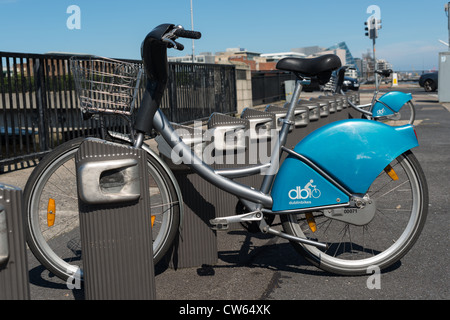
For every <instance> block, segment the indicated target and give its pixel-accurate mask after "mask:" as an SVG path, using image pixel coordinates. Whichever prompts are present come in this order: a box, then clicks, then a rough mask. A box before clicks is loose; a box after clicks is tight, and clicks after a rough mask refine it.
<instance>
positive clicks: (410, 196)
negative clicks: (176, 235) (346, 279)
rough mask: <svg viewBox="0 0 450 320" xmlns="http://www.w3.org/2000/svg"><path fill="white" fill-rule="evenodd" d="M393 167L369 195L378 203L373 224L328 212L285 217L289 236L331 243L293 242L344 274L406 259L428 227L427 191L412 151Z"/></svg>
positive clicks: (329, 268)
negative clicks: (318, 245)
mask: <svg viewBox="0 0 450 320" xmlns="http://www.w3.org/2000/svg"><path fill="white" fill-rule="evenodd" d="M390 167H391V168H392V171H389V172H391V173H390V174H388V170H386V171H383V172H381V173H380V175H379V176H378V177H377V179H376V180H375V181H374V182H373V184H372V185H371V187H370V188H369V190H368V192H367V195H368V197H369V198H370V199H371V200H372V201H373V203H375V206H374V208H373V209H374V213H373V217H372V216H370V218H371V219H368V220H370V221H369V222H364V223H363V224H362V225H355V224H353V223H348V222H346V221H343V219H342V218H340V219H341V220H338V219H337V218H332V217H330V216H331V215H330V214H329V213H328V212H325V211H317V212H314V213H313V218H312V217H311V214H308V215H305V214H292V215H288V216H281V217H282V221H283V227H284V229H285V232H287V233H289V234H292V235H294V236H296V237H300V238H305V237H306V238H308V239H311V240H316V241H319V242H323V243H327V244H328V248H327V249H326V250H322V249H318V248H316V247H313V246H309V245H303V244H299V243H296V242H292V244H293V246H294V247H295V249H296V250H298V251H299V252H300V253H301V254H302V255H304V256H305V257H306V258H307V259H308V260H309V261H310V262H311V263H313V264H314V265H316V266H317V267H319V268H321V269H323V270H325V271H329V272H333V273H336V274H344V275H361V274H367V272H368V269H369V268H370V267H372V266H377V267H379V268H380V269H383V268H386V267H388V266H390V265H392V264H393V263H395V262H396V261H398V260H399V259H400V258H401V257H403V256H404V255H405V254H406V253H407V252H408V251H409V250H410V249H411V247H412V246H413V244H414V243H415V242H416V240H417V238H418V237H419V235H420V232H421V230H422V228H423V226H424V224H425V220H426V216H427V209H428V189H427V183H426V180H425V176H424V173H423V171H422V169H421V167H420V165H419V163H418V161H417V159H416V158H415V157H414V155H413V154H412V153H411V152H409V151H408V152H406V153H404V154H403V155H401V156H399V157H398V158H397V159H395V160H394V161H393V162H392V163H391V164H390ZM387 168H388V167H387ZM347 212H351V211H347ZM311 221H313V222H314V224H315V227H316V231H315V232H313V231H312V229H314V228H311V227H310V222H311Z"/></svg>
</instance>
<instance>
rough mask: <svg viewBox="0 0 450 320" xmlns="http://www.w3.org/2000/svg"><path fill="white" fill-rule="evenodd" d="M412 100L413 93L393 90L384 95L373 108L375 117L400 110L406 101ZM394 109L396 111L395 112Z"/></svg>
mask: <svg viewBox="0 0 450 320" xmlns="http://www.w3.org/2000/svg"><path fill="white" fill-rule="evenodd" d="M411 100H412V95H411V93H403V92H400V91H391V92H388V93H386V94H384V95H382V96H381V97H380V98H379V99H378V101H379V102H376V103H375V105H374V106H373V108H372V114H373V116H374V117H385V116H389V115H392V114H394V112H396V113H397V112H399V111H400V109H401V108H402V107H403V106H404V105H405V103H407V102H409V101H411ZM393 111H394V112H393Z"/></svg>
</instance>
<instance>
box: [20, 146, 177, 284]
mask: <svg viewBox="0 0 450 320" xmlns="http://www.w3.org/2000/svg"><path fill="white" fill-rule="evenodd" d="M83 140H84V138H77V139H74V140H70V141H68V142H66V143H64V144H62V145H60V146H58V147H57V148H55V149H54V150H53V151H52V152H50V153H49V154H48V155H46V156H45V157H44V158H43V159H42V161H40V162H39V164H38V166H37V167H36V168H35V169H34V170H33V172H32V174H31V175H30V178H29V179H28V182H27V184H26V186H25V189H24V203H25V209H26V219H25V220H26V223H25V229H26V235H27V243H28V245H29V247H30V250H31V251H32V253H33V254H34V256H35V257H36V258H37V260H38V261H39V262H40V263H41V264H42V265H43V266H44V267H45V268H46V269H47V270H49V271H50V272H52V273H53V274H55V275H56V276H57V277H59V278H61V279H63V280H67V279H68V278H69V277H71V276H72V277H73V276H74V275H75V272H77V275H79V276H80V280H82V278H83V274H82V260H81V242H80V239H79V225H77V223H78V196H77V193H76V192H77V190H76V175H75V162H74V157H75V154H76V152H77V150H78V148H79V147H80V145H81V143H82V142H83ZM147 164H148V172H149V179H150V185H151V187H150V196H151V197H153V198H157V197H161V199H162V202H163V205H161V204H155V201H152V208H151V210H153V208H154V207H155V209H154V210H153V211H158V210H162V212H163V214H162V215H159V216H157V218H156V221H155V224H154V226H153V228H152V234H153V261H154V264H155V265H156V264H157V263H158V262H159V261H161V259H162V257H164V255H165V254H166V253H167V252H168V250H169V249H170V248H171V246H172V243H173V241H174V239H175V237H176V235H177V233H178V228H179V223H180V205H181V204H180V199H179V198H178V194H177V192H176V188H175V183H176V182H174V181H172V179H171V178H170V177H169V175H168V174H167V173H166V171H165V170H164V168H163V167H162V166H161V165H160V164H159V162H158V161H157V160H156V159H155V158H154V157H153V156H152V155H150V154H149V153H147ZM62 171H64V172H62ZM60 175H61V176H60ZM62 175H64V176H62ZM57 183H58V185H56V184H57ZM156 188H157V189H156ZM60 189H61V190H60ZM47 192H48V193H51V194H52V196H54V197H59V200H58V201H56V202H57V204H56V206H57V209H56V219H55V220H57V221H58V220H59V222H60V223H61V225H58V227H57V228H54V227H55V226H52V227H47V226H46V225H45V216H46V209H45V205H46V202H47V201H48V199H47V198H48V197H46V196H45V195H46V193H47ZM158 192H159V193H158ZM41 197H42V199H41ZM58 202H59V203H58ZM58 207H59V208H58ZM158 208H159V209H158ZM153 213H155V214H156V213H161V212H159V211H158V212H152V213H151V214H152V215H153ZM42 216H44V217H42ZM52 228H54V229H52ZM50 229H52V231H49V230H50ZM67 249H68V250H67ZM78 268H79V269H78ZM78 272H79V274H78Z"/></svg>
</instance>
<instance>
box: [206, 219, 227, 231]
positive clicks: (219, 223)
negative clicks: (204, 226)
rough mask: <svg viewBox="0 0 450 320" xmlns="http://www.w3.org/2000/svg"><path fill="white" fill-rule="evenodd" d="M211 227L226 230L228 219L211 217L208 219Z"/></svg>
mask: <svg viewBox="0 0 450 320" xmlns="http://www.w3.org/2000/svg"><path fill="white" fill-rule="evenodd" d="M209 223H210V224H211V229H212V230H216V231H224V230H228V227H229V226H228V221H227V220H226V219H220V218H219V219H211V220H209Z"/></svg>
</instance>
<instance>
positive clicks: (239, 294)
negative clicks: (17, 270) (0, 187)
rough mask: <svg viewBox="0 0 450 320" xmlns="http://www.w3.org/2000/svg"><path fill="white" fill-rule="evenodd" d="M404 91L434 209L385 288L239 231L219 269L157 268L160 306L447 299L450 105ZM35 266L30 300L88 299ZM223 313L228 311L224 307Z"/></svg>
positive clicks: (224, 245)
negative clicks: (323, 267) (412, 109)
mask: <svg viewBox="0 0 450 320" xmlns="http://www.w3.org/2000/svg"><path fill="white" fill-rule="evenodd" d="M400 90H405V91H408V92H412V93H413V95H414V99H415V100H414V101H415V105H416V108H417V116H416V118H417V120H419V121H418V123H419V124H418V125H417V127H416V132H417V135H418V138H419V143H420V146H419V147H418V148H416V149H415V150H414V154H415V155H416V157H417V158H418V160H419V161H420V163H421V165H422V166H423V169H424V171H425V175H426V178H427V181H428V185H429V193H430V204H429V213H428V220H427V223H426V225H425V228H424V230H423V232H422V235H421V236H420V238H419V240H418V241H417V243H416V244H415V246H414V247H413V248H412V249H411V251H410V252H409V253H408V254H407V255H406V256H405V257H404V258H402V259H401V261H399V262H398V263H396V264H395V265H394V266H392V267H391V268H389V269H388V270H386V271H385V272H383V273H382V274H381V277H380V287H379V288H370V284H369V282H370V279H369V275H367V276H359V277H347V276H336V275H333V274H330V273H327V272H324V271H321V270H320V269H317V268H316V267H314V266H312V265H311V264H310V263H308V262H307V261H306V260H305V259H304V258H302V257H301V256H299V255H298V254H297V253H296V252H295V251H294V249H293V248H292V247H291V245H290V244H289V243H288V242H287V241H286V240H283V239H281V238H278V237H274V236H269V235H263V234H248V233H246V232H244V231H242V230H233V231H229V232H218V251H219V252H218V258H219V259H218V263H217V264H216V265H212V266H209V265H204V266H199V267H195V268H185V269H178V270H174V269H170V268H163V269H158V268H157V270H156V294H157V299H158V300H208V301H214V300H263V301H259V302H260V303H264V304H265V305H269V304H270V303H271V302H272V303H273V302H275V301H280V300H448V299H449V298H450V293H449V275H450V267H449V265H450V258H449V257H450V255H449V248H448V243H449V224H450V223H449V211H448V208H449V207H450V199H449V191H450V188H449V181H450V170H449V169H450V168H449V167H450V162H449V159H450V141H449V137H450V113H449V106H448V105H447V106H445V105H441V104H440V103H439V102H438V97H437V93H425V92H424V91H423V89H421V88H417V87H412V88H410V87H408V88H400ZM361 97H362V99H363V101H362V102H364V99H366V101H367V99H369V101H370V93H368V92H366V91H364V90H363V91H361ZM32 169H33V168H28V169H24V170H19V171H17V172H13V173H9V174H4V175H2V176H0V179H1V180H0V181H2V183H7V184H13V185H16V186H19V187H24V185H25V182H26V179H27V176H28V175H29V174H30V172H31V170H32ZM230 214H231V213H230ZM28 263H29V276H30V291H31V299H33V300H78V299H80V300H82V299H84V298H85V297H84V290H83V289H74V290H69V289H68V288H67V286H66V284H65V282H63V281H61V280H60V279H58V278H57V277H55V276H53V275H51V274H49V272H48V271H47V270H45V269H44V268H43V267H42V266H41V265H40V264H39V263H38V261H37V260H36V259H35V258H34V257H33V255H32V254H31V253H29V255H28ZM177 310H178V311H180V310H181V309H177ZM183 310H184V309H183ZM261 310H262V309H261ZM185 311H187V309H186V310H185ZM221 311H222V313H224V312H225V310H224V309H223V308H222V309H221Z"/></svg>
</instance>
